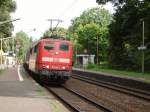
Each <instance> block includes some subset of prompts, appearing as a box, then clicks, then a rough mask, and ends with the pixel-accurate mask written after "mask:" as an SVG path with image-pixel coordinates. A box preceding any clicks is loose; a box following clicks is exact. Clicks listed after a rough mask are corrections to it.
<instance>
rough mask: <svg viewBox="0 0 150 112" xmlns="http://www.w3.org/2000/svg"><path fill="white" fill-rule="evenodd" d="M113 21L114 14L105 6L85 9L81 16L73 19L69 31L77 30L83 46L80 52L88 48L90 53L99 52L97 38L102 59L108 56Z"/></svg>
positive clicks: (79, 41) (80, 43)
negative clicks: (104, 7)
mask: <svg viewBox="0 0 150 112" xmlns="http://www.w3.org/2000/svg"><path fill="white" fill-rule="evenodd" d="M111 21H112V15H111V14H110V13H109V12H108V11H107V10H105V9H103V8H92V9H88V10H86V11H84V12H83V13H82V14H81V15H80V17H77V18H75V19H73V20H72V25H71V26H70V27H69V31H70V32H72V33H74V32H77V35H78V38H77V40H78V43H79V45H80V46H81V47H80V49H81V48H82V50H81V51H80V53H83V51H84V49H87V50H88V52H89V53H92V54H97V52H96V47H97V38H98V41H99V42H98V46H99V53H98V54H99V56H100V57H101V60H102V61H103V60H106V58H107V52H106V51H107V48H108V25H109V24H110V23H111Z"/></svg>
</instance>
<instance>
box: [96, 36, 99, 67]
mask: <svg viewBox="0 0 150 112" xmlns="http://www.w3.org/2000/svg"><path fill="white" fill-rule="evenodd" d="M98 41H99V40H98V36H97V45H96V48H97V58H96V62H97V65H98V52H99V49H98V47H99V46H98Z"/></svg>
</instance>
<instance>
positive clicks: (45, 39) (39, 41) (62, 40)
mask: <svg viewBox="0 0 150 112" xmlns="http://www.w3.org/2000/svg"><path fill="white" fill-rule="evenodd" d="M40 41H61V42H70V41H68V40H62V39H41V40H40ZM40 41H39V42H40Z"/></svg>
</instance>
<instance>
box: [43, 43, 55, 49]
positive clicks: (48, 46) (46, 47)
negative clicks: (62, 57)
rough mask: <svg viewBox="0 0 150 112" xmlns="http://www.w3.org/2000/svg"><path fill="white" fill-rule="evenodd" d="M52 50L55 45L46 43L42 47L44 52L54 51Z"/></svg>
mask: <svg viewBox="0 0 150 112" xmlns="http://www.w3.org/2000/svg"><path fill="white" fill-rule="evenodd" d="M54 48H55V45H54V43H46V44H45V45H44V49H45V50H48V51H49V50H54Z"/></svg>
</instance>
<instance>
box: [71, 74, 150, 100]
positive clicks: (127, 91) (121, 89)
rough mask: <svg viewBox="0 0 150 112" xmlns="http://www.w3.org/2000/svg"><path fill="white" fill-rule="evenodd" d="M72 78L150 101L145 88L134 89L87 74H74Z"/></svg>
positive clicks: (149, 94) (149, 95)
mask: <svg viewBox="0 0 150 112" xmlns="http://www.w3.org/2000/svg"><path fill="white" fill-rule="evenodd" d="M72 78H74V79H77V80H81V81H85V82H88V83H90V84H95V85H98V86H102V87H105V88H108V89H111V90H115V91H118V92H121V93H124V94H127V95H131V96H134V97H137V98H141V99H144V100H147V101H150V93H149V92H147V91H143V90H139V89H134V88H129V87H126V86H121V85H118V84H115V83H110V82H105V81H101V80H96V79H92V78H88V77H86V76H81V75H77V74H74V75H73V76H72Z"/></svg>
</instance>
